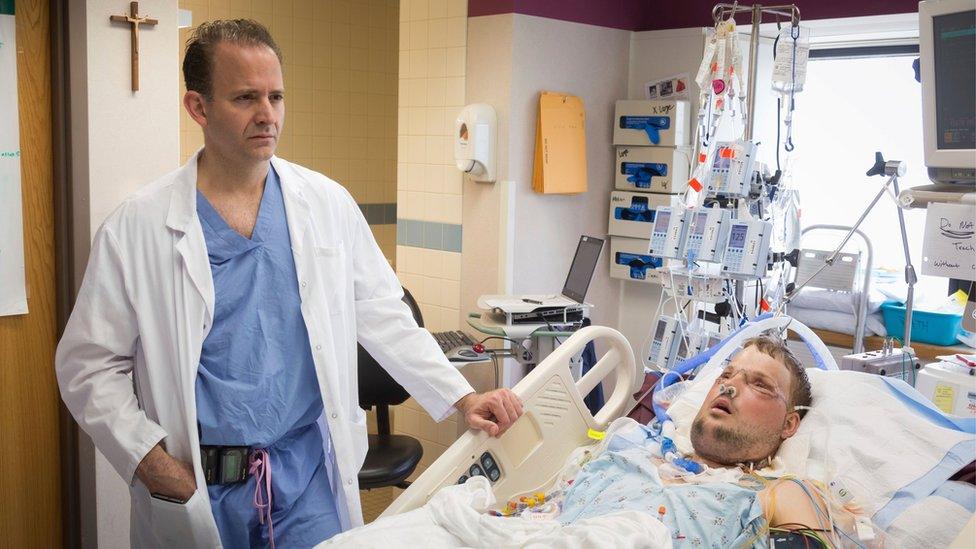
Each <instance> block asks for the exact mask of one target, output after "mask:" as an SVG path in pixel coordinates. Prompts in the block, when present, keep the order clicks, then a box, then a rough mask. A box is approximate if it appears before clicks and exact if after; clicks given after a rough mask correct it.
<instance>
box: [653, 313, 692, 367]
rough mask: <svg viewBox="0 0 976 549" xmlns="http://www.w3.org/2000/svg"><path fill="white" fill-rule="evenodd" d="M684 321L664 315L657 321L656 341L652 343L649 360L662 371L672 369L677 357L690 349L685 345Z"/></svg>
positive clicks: (655, 328) (655, 329)
mask: <svg viewBox="0 0 976 549" xmlns="http://www.w3.org/2000/svg"><path fill="white" fill-rule="evenodd" d="M684 327H685V326H684V321H683V320H681V319H678V318H675V317H673V316H664V315H662V316H661V317H659V318H658V319H657V325H656V326H655V327H654V339H653V340H652V341H651V348H650V352H648V354H647V355H648V356H647V360H648V362H650V363H651V364H654V365H656V366H657V367H658V368H660V369H662V370H667V369H670V368H671V366H672V364H673V363H674V361H675V359H676V358H677V356H678V355H679V354H680V353H681V352H682V351H683V352H684V353H685V354H687V352H688V349H687V347H686V346H685V345H684V343H685V337H684Z"/></svg>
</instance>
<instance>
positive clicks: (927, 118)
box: [918, 0, 976, 184]
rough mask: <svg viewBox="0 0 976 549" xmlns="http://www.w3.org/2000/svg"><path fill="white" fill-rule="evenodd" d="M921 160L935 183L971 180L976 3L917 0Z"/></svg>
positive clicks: (975, 131) (975, 161)
mask: <svg viewBox="0 0 976 549" xmlns="http://www.w3.org/2000/svg"><path fill="white" fill-rule="evenodd" d="M918 25H919V56H920V61H919V63H920V74H921V77H922V128H923V129H922V133H923V139H924V145H925V165H926V166H927V167H928V169H929V178H930V179H932V181H935V182H937V183H969V184H973V183H976V78H974V77H973V67H974V66H976V6H974V4H973V0H926V1H924V2H919V4H918Z"/></svg>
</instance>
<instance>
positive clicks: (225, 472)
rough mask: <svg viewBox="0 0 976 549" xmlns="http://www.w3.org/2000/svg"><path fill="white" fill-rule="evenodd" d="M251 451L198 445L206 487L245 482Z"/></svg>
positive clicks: (241, 448) (239, 447)
mask: <svg viewBox="0 0 976 549" xmlns="http://www.w3.org/2000/svg"><path fill="white" fill-rule="evenodd" d="M250 455H251V449H250V448H249V447H247V446H207V445H204V444H201V445H200V462H201V463H202V464H203V476H204V478H205V479H207V484H208V485H216V484H233V483H235V482H241V481H242V480H247V477H249V476H251V475H250V473H249V472H248V457H249V456H250Z"/></svg>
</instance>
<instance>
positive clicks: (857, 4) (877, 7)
mask: <svg viewBox="0 0 976 549" xmlns="http://www.w3.org/2000/svg"><path fill="white" fill-rule="evenodd" d="M716 2H717V0H683V1H682V0H664V1H660V0H658V1H654V0H468V17H478V16H480V15H497V14H502V13H521V14H523V15H535V16H538V17H547V18H549V19H559V20H562V21H573V22H576V23H585V24H588V25H597V26H601V27H610V28H614V29H623V30H631V31H644V30H660V29H680V28H687V27H706V26H711V24H712V22H711V17H712V15H711V14H712V6H714V5H715V4H716ZM780 3H785V2H779V1H777V0H772V1H770V2H766V4H769V5H775V4H780ZM794 3H796V5H797V6H799V8H800V13H801V15H802V17H803V19H808V20H809V19H832V18H835V17H859V16H865V15H886V14H892V13H914V12H917V11H918V1H917V0H794ZM736 20H737V21H738V22H739V24H748V23H749V18H748V15H746V14H742V15H740V16H739V17H738V18H736ZM772 20H773V19H772V18H771V16H767V19H765V20H764V21H772Z"/></svg>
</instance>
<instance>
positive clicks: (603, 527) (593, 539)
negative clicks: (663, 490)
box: [317, 477, 671, 549]
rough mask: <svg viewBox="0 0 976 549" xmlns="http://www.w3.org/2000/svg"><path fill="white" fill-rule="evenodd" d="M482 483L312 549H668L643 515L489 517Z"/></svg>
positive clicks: (443, 493)
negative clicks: (566, 520) (569, 520)
mask: <svg viewBox="0 0 976 549" xmlns="http://www.w3.org/2000/svg"><path fill="white" fill-rule="evenodd" d="M494 502H495V496H494V495H493V494H492V492H491V486H490V485H489V483H488V479H486V478H484V477H474V478H472V479H470V480H468V481H467V482H466V483H465V484H463V485H456V486H448V487H445V488H443V489H441V490H440V491H439V492H437V493H436V494H435V495H434V496H433V497H432V498H431V500H430V501H429V502H427V504H426V505H424V506H423V507H420V508H418V509H414V510H413V511H409V512H406V513H403V514H400V515H394V516H391V517H385V518H381V519H378V520H376V521H375V522H373V523H371V524H367V525H366V526H363V527H360V528H356V529H354V530H350V531H348V532H345V533H342V534H340V535H338V536H336V537H334V538H332V539H331V540H329V541H326V542H324V543H322V544H320V545H318V546H317V547H321V548H328V547H350V548H356V549H365V548H373V547H376V548H383V549H391V548H397V547H411V548H414V547H431V548H461V547H473V548H485V549H489V548H490V549H496V548H508V547H512V548H514V547H529V548H538V549H542V548H550V547H551V548H556V549H587V548H591V547H614V548H634V549H637V548H641V549H644V548H647V549H651V548H654V549H657V548H662V549H663V548H670V547H671V536H670V532H668V529H667V527H665V526H664V524H663V523H661V522H660V521H659V520H657V519H656V518H654V517H652V516H651V515H649V514H646V513H640V512H637V511H626V512H620V513H613V514H609V515H604V516H601V517H596V518H593V519H586V520H581V521H579V522H576V523H574V524H569V525H563V524H561V523H559V522H557V521H555V520H528V519H522V518H511V517H508V518H506V517H495V516H490V515H487V514H485V511H486V510H487V509H488V508H489V507H490V506H491V505H492V504H494Z"/></svg>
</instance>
